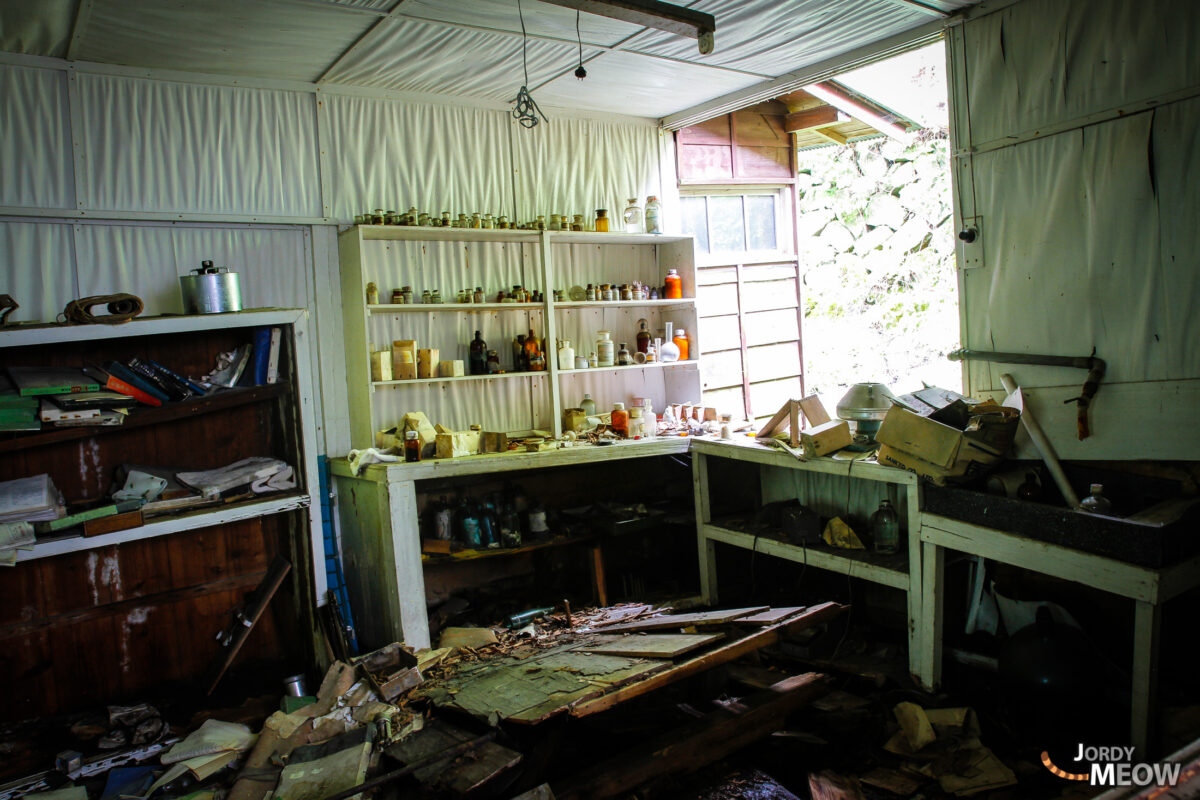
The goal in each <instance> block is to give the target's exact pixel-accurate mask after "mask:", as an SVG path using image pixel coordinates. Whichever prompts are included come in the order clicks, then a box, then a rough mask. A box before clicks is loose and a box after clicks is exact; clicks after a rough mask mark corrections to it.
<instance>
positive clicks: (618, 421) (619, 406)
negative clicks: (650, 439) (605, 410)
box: [608, 403, 629, 436]
mask: <svg viewBox="0 0 1200 800" xmlns="http://www.w3.org/2000/svg"><path fill="white" fill-rule="evenodd" d="M608 427H609V428H611V429H612V432H613V433H615V434H617V435H618V436H628V435H629V412H628V411H626V410H625V404H624V403H613V409H612V423H611V424H610V425H609V426H608Z"/></svg>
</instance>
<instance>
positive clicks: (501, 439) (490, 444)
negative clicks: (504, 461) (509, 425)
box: [479, 431, 508, 453]
mask: <svg viewBox="0 0 1200 800" xmlns="http://www.w3.org/2000/svg"><path fill="white" fill-rule="evenodd" d="M479 452H481V453H507V452H508V434H506V433H502V432H498V431H484V432H483V436H481V437H480V439H479Z"/></svg>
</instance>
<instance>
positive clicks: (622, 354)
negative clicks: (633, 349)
mask: <svg viewBox="0 0 1200 800" xmlns="http://www.w3.org/2000/svg"><path fill="white" fill-rule="evenodd" d="M617 366H618V367H631V366H633V356H631V355H630V354H629V348H628V347H626V346H625V344H624V342H622V343H621V349H619V350H618V351H617Z"/></svg>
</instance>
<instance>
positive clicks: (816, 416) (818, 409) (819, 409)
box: [800, 394, 830, 427]
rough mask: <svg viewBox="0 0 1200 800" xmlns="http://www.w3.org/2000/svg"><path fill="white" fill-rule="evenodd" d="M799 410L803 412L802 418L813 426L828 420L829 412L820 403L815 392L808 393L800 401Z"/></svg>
mask: <svg viewBox="0 0 1200 800" xmlns="http://www.w3.org/2000/svg"><path fill="white" fill-rule="evenodd" d="M800 410H801V411H803V412H804V418H805V419H806V420H808V424H809V425H812V426H814V427H815V426H817V425H824V424H825V423H826V422H829V419H830V417H829V412H828V411H826V410H825V406H824V405H822V404H821V398H820V397H818V396H817V395H815V394H810V395H809V396H808V397H806V398H804V399H803V400H801V401H800Z"/></svg>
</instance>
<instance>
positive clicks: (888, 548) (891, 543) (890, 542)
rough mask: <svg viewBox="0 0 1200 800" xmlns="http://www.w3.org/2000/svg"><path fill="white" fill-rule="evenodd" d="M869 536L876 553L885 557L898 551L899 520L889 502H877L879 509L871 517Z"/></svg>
mask: <svg viewBox="0 0 1200 800" xmlns="http://www.w3.org/2000/svg"><path fill="white" fill-rule="evenodd" d="M871 535H872V536H873V537H874V539H875V552H876V553H882V554H885V555H887V554H891V553H894V552H896V551H897V550H899V549H900V518H899V517H898V516H896V509H894V508H892V501H891V500H881V501H879V509H878V510H877V511H876V512H875V513H874V514H872V515H871Z"/></svg>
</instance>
